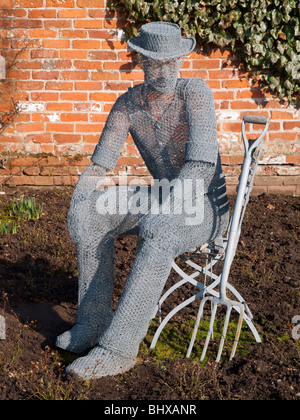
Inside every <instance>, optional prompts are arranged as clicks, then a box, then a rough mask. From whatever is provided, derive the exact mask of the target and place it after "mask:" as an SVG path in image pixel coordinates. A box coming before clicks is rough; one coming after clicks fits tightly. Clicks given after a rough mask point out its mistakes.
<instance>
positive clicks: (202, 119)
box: [185, 79, 218, 165]
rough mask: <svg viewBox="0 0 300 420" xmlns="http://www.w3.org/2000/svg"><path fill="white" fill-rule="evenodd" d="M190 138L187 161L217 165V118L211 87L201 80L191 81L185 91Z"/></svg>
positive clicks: (187, 146) (187, 145)
mask: <svg viewBox="0 0 300 420" xmlns="http://www.w3.org/2000/svg"><path fill="white" fill-rule="evenodd" d="M185 99H186V111H187V117H188V127H189V137H188V140H187V143H186V155H185V158H186V161H202V162H207V163H211V164H213V165H216V164H217V159H218V141H217V118H216V111H215V104H214V97H213V93H212V91H211V89H210V87H209V86H208V85H207V83H206V82H204V81H203V80H201V79H191V80H190V82H189V83H188V84H187V86H186V89H185Z"/></svg>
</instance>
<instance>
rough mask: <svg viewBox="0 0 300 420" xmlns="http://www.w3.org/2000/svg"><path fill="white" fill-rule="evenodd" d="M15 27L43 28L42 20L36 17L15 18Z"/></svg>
mask: <svg viewBox="0 0 300 420" xmlns="http://www.w3.org/2000/svg"><path fill="white" fill-rule="evenodd" d="M14 27H15V28H43V21H42V20H37V19H15V21H14Z"/></svg>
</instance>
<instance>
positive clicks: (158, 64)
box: [142, 57, 183, 93]
mask: <svg viewBox="0 0 300 420" xmlns="http://www.w3.org/2000/svg"><path fill="white" fill-rule="evenodd" d="M182 62H183V60H181V58H180V57H179V58H173V59H172V60H168V61H161V60H153V59H152V58H148V57H142V67H143V70H144V73H145V82H146V83H147V84H149V85H150V86H152V87H153V89H155V90H157V91H158V92H161V93H169V92H172V91H174V89H175V86H176V82H177V79H178V76H179V70H180V68H181V63H182Z"/></svg>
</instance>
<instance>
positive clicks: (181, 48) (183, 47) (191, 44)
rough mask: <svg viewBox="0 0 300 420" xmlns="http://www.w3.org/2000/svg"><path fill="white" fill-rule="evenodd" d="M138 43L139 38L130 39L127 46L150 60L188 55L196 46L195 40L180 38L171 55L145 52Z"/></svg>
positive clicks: (162, 59)
mask: <svg viewBox="0 0 300 420" xmlns="http://www.w3.org/2000/svg"><path fill="white" fill-rule="evenodd" d="M139 43H140V37H136V38H132V39H129V40H128V41H127V44H128V45H129V47H130V48H131V49H132V50H134V51H136V52H138V53H140V54H142V55H143V56H145V57H148V58H152V59H153V60H161V61H164V60H171V59H172V58H178V57H181V56H183V55H187V54H190V53H191V52H192V51H193V50H194V49H195V46H196V40H195V38H188V37H182V38H181V42H180V43H179V45H177V49H176V51H175V52H172V53H164V52H154V51H150V50H146V49H145V48H143V47H141V46H140V45H139Z"/></svg>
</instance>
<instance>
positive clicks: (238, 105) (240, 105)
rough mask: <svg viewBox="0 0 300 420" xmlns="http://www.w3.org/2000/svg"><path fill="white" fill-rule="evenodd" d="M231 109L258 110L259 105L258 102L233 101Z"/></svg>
mask: <svg viewBox="0 0 300 420" xmlns="http://www.w3.org/2000/svg"><path fill="white" fill-rule="evenodd" d="M230 106H231V109H257V108H258V105H257V103H256V102H254V101H253V102H250V101H231V102H230Z"/></svg>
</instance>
